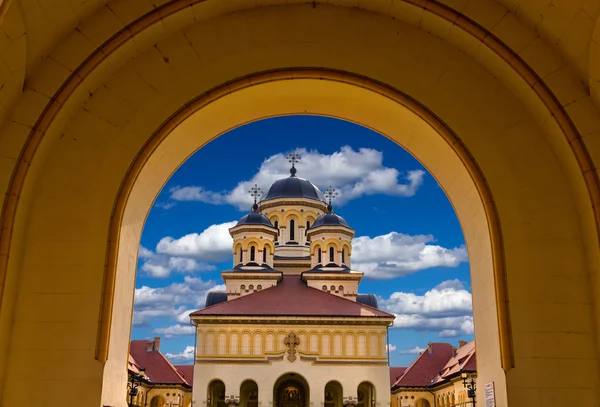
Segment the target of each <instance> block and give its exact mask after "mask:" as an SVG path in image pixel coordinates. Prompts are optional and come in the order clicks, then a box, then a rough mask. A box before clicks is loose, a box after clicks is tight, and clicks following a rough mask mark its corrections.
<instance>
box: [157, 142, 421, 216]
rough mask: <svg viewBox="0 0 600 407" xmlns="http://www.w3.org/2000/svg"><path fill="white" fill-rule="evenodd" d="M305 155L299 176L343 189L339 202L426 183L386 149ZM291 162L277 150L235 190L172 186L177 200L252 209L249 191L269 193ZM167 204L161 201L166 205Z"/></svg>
mask: <svg viewBox="0 0 600 407" xmlns="http://www.w3.org/2000/svg"><path fill="white" fill-rule="evenodd" d="M296 152H297V153H299V154H300V155H301V157H302V160H301V161H300V163H298V164H297V165H296V168H297V169H298V176H299V177H302V178H305V179H308V180H310V181H311V182H312V183H314V184H315V185H317V186H318V187H319V188H321V189H322V190H324V189H325V188H327V187H329V186H330V185H332V186H333V187H334V188H336V189H337V190H338V192H339V196H338V198H337V199H336V202H335V204H336V205H337V206H341V205H343V204H344V203H346V202H348V201H350V200H352V199H356V198H359V197H361V196H363V195H374V194H385V195H395V196H413V195H414V194H415V193H416V191H417V189H418V188H419V187H420V186H421V184H422V183H423V177H424V175H425V172H424V171H422V170H412V171H409V172H408V173H406V174H401V173H400V172H399V171H398V170H396V169H395V168H389V167H384V166H383V153H382V152H381V151H377V150H373V149H370V148H360V149H358V151H355V150H354V149H352V148H351V147H349V146H344V147H342V148H341V149H340V151H337V152H335V153H333V154H321V153H319V152H318V151H316V150H311V151H308V150H306V149H304V148H302V149H297V150H296ZM289 169H290V164H289V162H288V160H287V158H285V154H283V153H279V154H275V155H273V156H271V157H269V158H267V159H265V160H264V161H263V163H262V164H261V166H260V169H259V170H258V172H257V173H256V174H255V175H254V176H253V177H252V178H251V179H250V180H246V181H242V182H240V183H239V184H238V185H237V186H236V187H235V188H233V189H232V190H231V191H226V192H214V191H209V190H206V189H205V188H203V187H201V186H186V187H175V188H172V189H171V190H170V192H171V195H170V199H171V200H173V201H201V202H205V203H209V204H215V205H218V204H223V203H228V204H231V205H234V206H237V207H238V208H239V209H241V210H248V208H250V206H251V205H252V198H251V197H250V195H249V194H248V191H249V190H250V188H252V186H254V184H258V186H259V187H260V188H261V190H262V191H264V192H265V193H266V192H267V191H268V188H269V187H270V186H271V184H273V182H275V181H276V180H278V179H281V178H285V177H287V176H289ZM165 205H168V203H167V204H164V203H163V204H161V206H163V207H165Z"/></svg>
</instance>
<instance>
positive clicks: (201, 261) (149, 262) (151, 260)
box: [138, 221, 237, 278]
mask: <svg viewBox="0 0 600 407" xmlns="http://www.w3.org/2000/svg"><path fill="white" fill-rule="evenodd" d="M236 223H237V222H235V221H232V222H225V223H221V224H217V225H211V226H209V227H208V228H206V229H205V230H204V231H202V232H201V233H200V234H198V233H190V234H188V235H185V236H183V237H180V238H178V239H175V238H173V237H171V236H167V237H163V238H162V239H160V241H159V242H158V244H157V245H156V252H153V251H152V250H150V249H147V248H146V247H143V246H140V249H139V253H138V256H139V258H140V259H141V260H143V261H144V262H143V264H142V266H141V267H140V270H141V271H142V272H144V273H146V275H148V276H151V277H156V278H167V277H169V276H170V275H171V273H173V272H177V273H183V274H191V273H196V272H199V271H213V270H216V267H215V266H214V265H212V264H210V263H211V262H221V261H225V260H227V259H229V258H231V255H232V253H231V245H232V244H233V240H232V238H231V236H230V235H229V228H231V227H233V226H235V225H236Z"/></svg>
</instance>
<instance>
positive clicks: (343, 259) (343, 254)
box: [342, 247, 346, 264]
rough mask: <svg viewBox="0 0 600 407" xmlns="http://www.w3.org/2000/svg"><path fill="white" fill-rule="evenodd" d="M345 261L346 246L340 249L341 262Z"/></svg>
mask: <svg viewBox="0 0 600 407" xmlns="http://www.w3.org/2000/svg"><path fill="white" fill-rule="evenodd" d="M345 262H346V248H345V247H344V248H343V249H342V264H344V263H345Z"/></svg>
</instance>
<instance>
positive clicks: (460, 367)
mask: <svg viewBox="0 0 600 407" xmlns="http://www.w3.org/2000/svg"><path fill="white" fill-rule="evenodd" d="M392 369H403V368H394V367H391V368H390V377H392V376H393V370H392ZM404 369H405V370H404V372H403V373H401V375H400V377H398V378H397V380H395V381H394V382H393V384H392V390H395V389H397V388H399V387H427V386H432V385H436V384H438V383H442V382H445V381H447V380H448V379H450V378H451V377H455V376H457V375H459V374H460V373H461V372H476V371H477V366H476V358H475V341H471V342H469V343H467V344H464V345H462V346H460V347H459V348H458V349H456V348H454V347H453V346H452V345H450V344H449V343H442V342H433V343H430V344H429V346H428V347H427V349H425V351H423V352H421V354H420V355H419V356H418V357H417V358H416V359H415V361H414V362H413V363H412V364H411V365H410V366H408V367H407V368H404Z"/></svg>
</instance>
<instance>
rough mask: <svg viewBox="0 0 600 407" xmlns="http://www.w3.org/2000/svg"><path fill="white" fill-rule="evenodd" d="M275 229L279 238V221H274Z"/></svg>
mask: <svg viewBox="0 0 600 407" xmlns="http://www.w3.org/2000/svg"><path fill="white" fill-rule="evenodd" d="M275 228H277V236H279V221H278V220H276V221H275Z"/></svg>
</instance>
